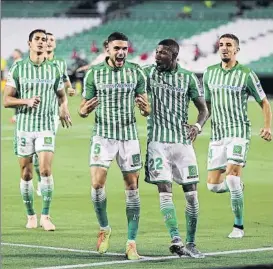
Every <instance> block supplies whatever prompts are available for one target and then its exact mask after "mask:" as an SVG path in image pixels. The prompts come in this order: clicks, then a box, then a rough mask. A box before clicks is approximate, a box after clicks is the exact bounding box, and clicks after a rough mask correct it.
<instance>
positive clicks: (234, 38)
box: [219, 34, 240, 46]
mask: <svg viewBox="0 0 273 269" xmlns="http://www.w3.org/2000/svg"><path fill="white" fill-rule="evenodd" d="M225 37H226V38H230V39H232V40H234V41H235V42H236V43H237V46H239V45H240V41H239V38H238V37H237V36H236V35H234V34H223V35H221V36H220V38H219V40H220V39H221V38H225Z"/></svg>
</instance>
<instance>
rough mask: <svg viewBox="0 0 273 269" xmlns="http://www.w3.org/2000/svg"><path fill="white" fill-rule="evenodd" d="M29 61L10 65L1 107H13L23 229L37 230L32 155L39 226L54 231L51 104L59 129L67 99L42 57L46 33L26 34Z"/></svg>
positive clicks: (52, 67)
mask: <svg viewBox="0 0 273 269" xmlns="http://www.w3.org/2000/svg"><path fill="white" fill-rule="evenodd" d="M28 45H29V58H27V59H25V60H22V61H19V62H17V63H16V64H14V65H13V66H12V68H11V70H10V72H9V76H8V81H7V84H6V87H5V90H4V100H3V103H4V106H5V107H7V108H9V107H12V108H16V118H17V121H16V132H15V153H16V155H17V156H18V158H19V165H20V171H21V181H20V190H21V195H22V198H23V202H24V204H25V206H26V210H27V217H28V222H27V225H26V228H28V229H32V228H37V225H38V224H37V216H36V214H35V211H34V207H33V182H32V156H33V154H35V153H37V154H38V155H39V165H40V167H39V168H40V173H41V192H42V196H43V206H42V214H41V219H40V225H41V226H42V227H43V228H44V230H46V231H54V230H55V225H54V224H53V223H52V222H51V220H50V216H49V209H50V204H51V200H52V193H53V189H54V182H53V176H52V171H51V170H52V169H51V167H52V160H53V155H54V145H55V125H54V109H55V107H54V105H55V102H56V99H57V100H58V102H59V109H60V120H61V122H62V125H63V126H67V127H69V125H70V124H71V120H70V114H69V111H68V106H67V98H66V94H65V91H64V89H63V82H62V78H61V73H60V71H59V68H58V67H57V66H56V65H55V64H53V63H51V62H49V61H46V59H45V58H44V53H45V50H46V32H45V31H44V30H41V29H36V30H34V31H32V32H31V33H30V34H29V39H28Z"/></svg>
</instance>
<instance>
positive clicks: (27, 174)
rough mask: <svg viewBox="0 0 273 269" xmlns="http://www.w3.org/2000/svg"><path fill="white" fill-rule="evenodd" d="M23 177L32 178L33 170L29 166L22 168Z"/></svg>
mask: <svg viewBox="0 0 273 269" xmlns="http://www.w3.org/2000/svg"><path fill="white" fill-rule="evenodd" d="M22 179H23V180H25V181H29V180H31V179H32V170H31V169H30V168H29V167H23V168H22Z"/></svg>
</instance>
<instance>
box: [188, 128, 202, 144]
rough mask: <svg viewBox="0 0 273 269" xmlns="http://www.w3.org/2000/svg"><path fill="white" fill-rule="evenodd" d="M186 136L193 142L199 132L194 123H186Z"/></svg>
mask: <svg viewBox="0 0 273 269" xmlns="http://www.w3.org/2000/svg"><path fill="white" fill-rule="evenodd" d="M187 127H188V136H187V138H188V139H190V140H191V142H194V141H195V139H196V137H197V135H198V134H199V130H198V127H197V126H195V125H188V126H187Z"/></svg>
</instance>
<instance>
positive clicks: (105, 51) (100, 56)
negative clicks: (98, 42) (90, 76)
mask: <svg viewBox="0 0 273 269" xmlns="http://www.w3.org/2000/svg"><path fill="white" fill-rule="evenodd" d="M107 43H108V41H107V40H105V41H104V42H103V44H102V46H103V52H102V53H101V54H100V55H98V57H96V59H94V60H93V61H92V62H91V63H90V64H88V65H84V66H81V67H80V68H78V69H77V70H76V72H82V71H87V70H88V69H89V68H90V67H91V66H92V65H96V64H99V63H101V62H103V61H104V60H105V58H106V57H107V56H108V52H107Z"/></svg>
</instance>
